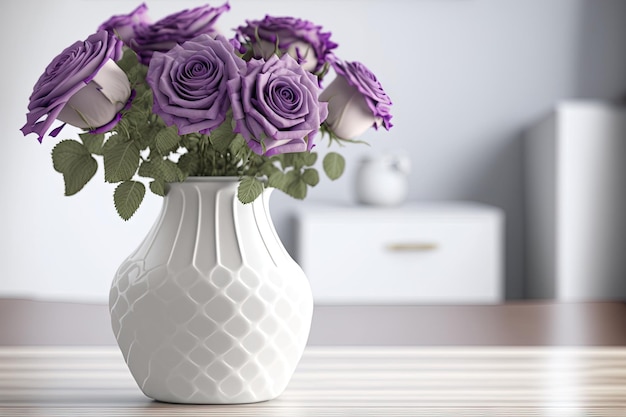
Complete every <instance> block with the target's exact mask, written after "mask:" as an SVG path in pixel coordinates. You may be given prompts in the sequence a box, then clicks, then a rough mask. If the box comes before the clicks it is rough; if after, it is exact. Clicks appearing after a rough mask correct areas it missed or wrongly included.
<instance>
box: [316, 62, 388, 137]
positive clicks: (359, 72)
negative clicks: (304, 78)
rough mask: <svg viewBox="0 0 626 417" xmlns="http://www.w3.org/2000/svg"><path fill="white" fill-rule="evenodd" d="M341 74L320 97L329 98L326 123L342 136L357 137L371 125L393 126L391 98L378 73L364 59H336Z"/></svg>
mask: <svg viewBox="0 0 626 417" xmlns="http://www.w3.org/2000/svg"><path fill="white" fill-rule="evenodd" d="M333 68H334V69H335V72H336V73H337V77H336V78H335V79H334V80H333V82H332V83H330V85H329V86H328V87H327V88H326V89H325V90H324V92H323V93H322V94H321V96H320V100H322V101H325V102H328V112H329V114H328V119H327V120H326V125H328V127H329V128H330V129H331V130H332V131H333V133H335V134H336V135H337V136H338V137H340V138H343V139H353V138H355V137H356V136H358V135H360V134H361V133H363V132H364V131H365V130H367V129H368V128H369V127H372V126H373V127H374V128H376V129H378V127H380V126H381V125H382V126H384V127H385V129H387V130H389V129H390V128H391V127H392V124H391V117H392V116H391V113H390V109H391V104H392V103H391V100H390V99H389V96H387V93H385V90H383V87H382V85H381V84H380V82H379V81H378V80H377V79H376V76H375V75H374V74H373V73H372V72H371V71H370V70H368V69H367V68H366V67H365V65H363V64H361V63H360V62H341V61H339V60H335V61H334V62H333Z"/></svg>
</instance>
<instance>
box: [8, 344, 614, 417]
mask: <svg viewBox="0 0 626 417" xmlns="http://www.w3.org/2000/svg"><path fill="white" fill-rule="evenodd" d="M166 415H172V416H179V417H184V416H273V417H282V416H473V417H474V416H490V417H500V416H519V417H524V416H559V417H560V416H564V417H578V416H616V417H618V416H619V417H625V416H626V348H620V347H603V348H602V347H601V348H590V347H586V348H585V347H580V348H575V347H572V348H565V347H557V348H554V347H552V348H550V347H535V348H522V347H468V348H463V347H454V348H450V347H445V348H435V347H389V346H387V347H371V346H370V347H310V348H308V349H307V351H306V352H305V354H304V357H303V359H302V361H301V363H300V365H299V367H298V369H297V371H296V373H295V375H294V377H293V379H292V381H291V383H290V385H289V387H288V388H287V390H286V391H285V392H284V393H283V395H282V396H280V397H279V398H278V399H275V400H273V401H268V402H264V403H258V404H247V405H240V406H198V405H193V406H189V405H187V406H185V405H173V404H164V403H159V402H155V401H152V400H150V399H148V398H146V397H145V396H144V395H143V394H142V393H141V392H140V390H139V389H138V388H137V386H136V385H135V382H134V380H133V379H132V377H131V376H130V373H129V372H128V370H127V368H126V365H125V363H124V361H123V358H122V356H121V354H120V353H119V351H118V350H117V348H116V347H86V348H81V347H19V346H17V347H0V416H11V417H19V416H64V417H66V416H67V417H71V416H166Z"/></svg>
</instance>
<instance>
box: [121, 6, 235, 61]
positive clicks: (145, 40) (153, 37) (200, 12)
mask: <svg viewBox="0 0 626 417" xmlns="http://www.w3.org/2000/svg"><path fill="white" fill-rule="evenodd" d="M227 10H230V6H229V5H228V3H226V4H224V5H223V6H221V7H217V8H214V7H210V6H209V5H205V6H200V7H196V8H195V9H191V10H183V11H180V12H178V13H174V14H172V15H169V16H167V17H165V18H163V19H161V20H159V21H158V22H156V23H154V24H152V25H149V26H145V27H139V28H137V33H136V36H135V38H134V39H133V40H131V42H130V47H131V48H132V49H133V50H134V51H135V52H137V55H139V60H140V61H141V62H142V63H143V64H145V65H148V64H149V63H150V59H151V58H152V54H153V53H154V52H156V51H158V52H167V51H169V50H170V49H172V48H173V47H174V46H176V45H177V44H181V43H183V42H185V41H188V40H191V39H193V38H195V37H196V36H198V35H201V34H208V35H210V36H211V37H215V36H216V35H217V34H218V32H217V30H216V29H215V27H214V25H215V21H216V20H217V18H218V17H220V15H221V14H222V13H224V12H225V11H227Z"/></svg>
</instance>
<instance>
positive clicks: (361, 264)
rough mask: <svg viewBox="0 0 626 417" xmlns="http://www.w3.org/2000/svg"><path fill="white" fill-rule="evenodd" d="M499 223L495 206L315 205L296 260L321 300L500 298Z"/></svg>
mask: <svg viewBox="0 0 626 417" xmlns="http://www.w3.org/2000/svg"><path fill="white" fill-rule="evenodd" d="M361 210H363V209H361ZM501 223H502V221H501V216H500V215H499V213H498V212H497V211H487V212H486V213H482V212H481V213H478V212H476V211H475V210H474V211H472V212H471V213H469V214H468V213H465V212H463V211H459V210H458V209H457V210H453V211H452V212H450V211H445V210H443V208H440V209H438V210H419V207H416V208H414V210H406V209H405V210H401V211H394V210H391V211H389V210H366V211H365V212H359V209H357V208H355V209H353V211H338V212H333V211H322V212H319V213H318V212H315V211H313V213H308V214H306V215H303V216H301V217H300V218H299V222H298V236H299V238H298V261H299V262H300V265H301V266H302V268H303V269H304V271H305V273H306V274H307V276H308V277H309V280H310V282H311V287H312V289H313V295H314V298H315V300H316V302H318V303H412V302H427V303H428V302H433V303H448V302H450V303H452V302H467V303H472V302H481V303H484V302H497V301H500V299H501V268H502V266H501V251H502V248H501V247H502V236H501V227H502V224H501Z"/></svg>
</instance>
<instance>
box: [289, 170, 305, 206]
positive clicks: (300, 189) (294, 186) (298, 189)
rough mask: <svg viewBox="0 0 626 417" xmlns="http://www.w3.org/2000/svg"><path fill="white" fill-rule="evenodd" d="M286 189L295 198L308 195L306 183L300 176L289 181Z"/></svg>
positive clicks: (301, 198) (300, 198)
mask: <svg viewBox="0 0 626 417" xmlns="http://www.w3.org/2000/svg"><path fill="white" fill-rule="evenodd" d="M284 191H285V192H286V193H287V194H288V195H290V196H292V197H293V198H297V199H299V200H303V199H304V198H305V197H306V183H305V182H304V180H303V179H302V178H301V177H300V176H298V177H297V178H295V179H294V180H293V181H291V182H290V183H289V185H288V186H287V189H286V190H284Z"/></svg>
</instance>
